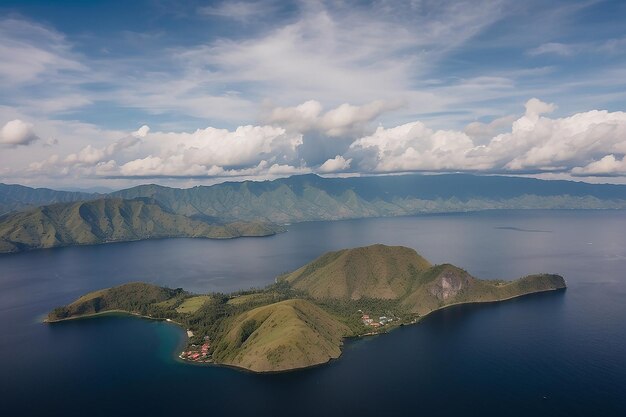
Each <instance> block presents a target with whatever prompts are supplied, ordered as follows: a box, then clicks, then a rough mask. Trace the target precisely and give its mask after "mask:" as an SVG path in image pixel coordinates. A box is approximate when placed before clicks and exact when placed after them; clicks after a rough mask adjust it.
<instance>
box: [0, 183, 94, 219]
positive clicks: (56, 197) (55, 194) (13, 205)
mask: <svg viewBox="0 0 626 417" xmlns="http://www.w3.org/2000/svg"><path fill="white" fill-rule="evenodd" d="M98 197H99V194H96V193H84V192H77V191H56V190H51V189H49V188H30V187H25V186H23V185H14V184H0V215H2V214H6V213H8V212H11V211H19V210H25V209H28V208H33V207H39V206H45V205H48V204H53V203H68V202H74V201H85V200H93V199H95V198H98Z"/></svg>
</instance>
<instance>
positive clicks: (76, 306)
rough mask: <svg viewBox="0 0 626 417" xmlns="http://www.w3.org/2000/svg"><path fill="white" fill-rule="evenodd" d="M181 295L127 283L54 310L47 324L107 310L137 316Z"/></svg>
mask: <svg viewBox="0 0 626 417" xmlns="http://www.w3.org/2000/svg"><path fill="white" fill-rule="evenodd" d="M180 294H182V291H181V290H172V289H169V288H162V287H159V286H156V285H152V284H146V283H143V282H131V283H128V284H123V285H120V286H117V287H112V288H106V289H102V290H98V291H94V292H90V293H88V294H86V295H84V296H82V297H80V298H79V299H77V300H76V301H74V302H73V303H71V304H68V305H67V306H64V307H59V308H56V309H54V310H53V311H51V312H50V313H49V314H48V321H50V322H53V321H58V320H63V319H67V318H73V317H80V316H85V315H90V314H96V313H100V312H104V311H109V310H124V311H128V312H131V313H141V309H142V308H143V307H145V306H147V305H150V304H155V303H161V302H164V301H166V300H170V299H172V298H174V297H176V296H178V295H180Z"/></svg>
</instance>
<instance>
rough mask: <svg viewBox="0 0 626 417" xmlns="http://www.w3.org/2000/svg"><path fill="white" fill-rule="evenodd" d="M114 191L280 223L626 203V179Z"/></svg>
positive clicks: (313, 182) (301, 182) (182, 208)
mask: <svg viewBox="0 0 626 417" xmlns="http://www.w3.org/2000/svg"><path fill="white" fill-rule="evenodd" d="M112 195H113V196H116V197H122V198H136V197H150V198H154V199H155V200H157V201H159V202H160V203H161V204H164V205H165V206H166V207H168V208H169V209H170V210H172V211H174V212H176V213H180V214H185V215H193V214H199V213H201V214H204V215H208V216H213V217H217V218H222V219H231V220H232V219H240V220H259V219H262V220H267V221H272V222H278V223H280V222H298V221H307V220H336V219H345V218H360V217H377V216H399V215H410V214H416V213H424V212H439V213H443V212H455V211H474V210H485V209H524V208H528V209H609V208H611V209H615V208H626V186H624V185H610V184H603V185H597V184H587V183H581V182H573V181H545V180H538V179H532V178H515V177H501V176H491V177H486V176H476V175H466V174H448V175H402V176H382V177H358V178H323V177H319V176H317V175H300V176H293V177H290V178H284V179H278V180H274V181H263V182H253V181H245V182H227V183H223V184H218V185H213V186H200V187H194V188H189V189H177V188H168V187H163V186H158V185H142V186H138V187H133V188H129V189H126V190H122V191H118V192H115V193H112Z"/></svg>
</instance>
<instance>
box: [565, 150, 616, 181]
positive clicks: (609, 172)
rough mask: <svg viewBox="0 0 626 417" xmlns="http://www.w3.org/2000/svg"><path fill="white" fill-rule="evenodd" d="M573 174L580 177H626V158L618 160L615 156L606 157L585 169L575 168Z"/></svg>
mask: <svg viewBox="0 0 626 417" xmlns="http://www.w3.org/2000/svg"><path fill="white" fill-rule="evenodd" d="M572 174H573V175H578V176H615V175H619V176H626V157H624V156H622V159H618V158H616V157H615V155H613V154H611V155H606V156H605V157H604V158H602V159H600V160H598V161H593V162H591V163H589V164H588V165H586V166H584V167H575V168H574V169H572Z"/></svg>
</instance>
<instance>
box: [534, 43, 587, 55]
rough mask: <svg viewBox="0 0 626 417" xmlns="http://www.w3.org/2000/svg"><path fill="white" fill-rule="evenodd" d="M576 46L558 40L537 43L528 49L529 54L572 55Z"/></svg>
mask: <svg viewBox="0 0 626 417" xmlns="http://www.w3.org/2000/svg"><path fill="white" fill-rule="evenodd" d="M577 49H578V48H577V47H576V45H567V44H564V43H559V42H549V43H544V44H541V45H539V46H538V47H536V48H533V49H531V50H529V51H528V54H529V55H549V54H554V55H560V56H569V55H573V54H574V53H575V52H576V50H577Z"/></svg>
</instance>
